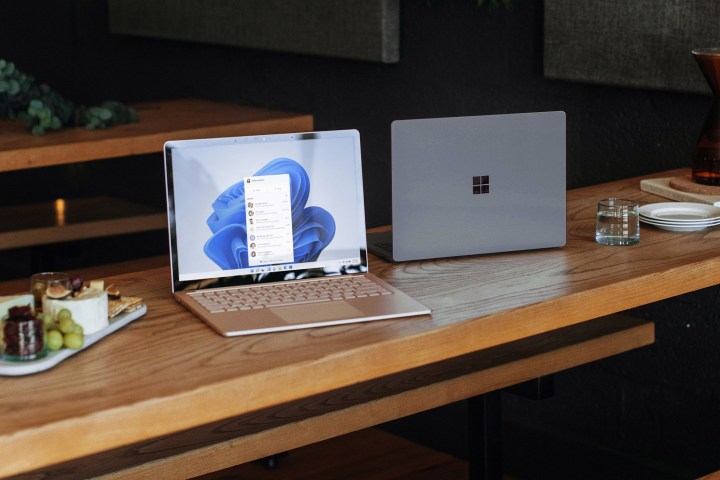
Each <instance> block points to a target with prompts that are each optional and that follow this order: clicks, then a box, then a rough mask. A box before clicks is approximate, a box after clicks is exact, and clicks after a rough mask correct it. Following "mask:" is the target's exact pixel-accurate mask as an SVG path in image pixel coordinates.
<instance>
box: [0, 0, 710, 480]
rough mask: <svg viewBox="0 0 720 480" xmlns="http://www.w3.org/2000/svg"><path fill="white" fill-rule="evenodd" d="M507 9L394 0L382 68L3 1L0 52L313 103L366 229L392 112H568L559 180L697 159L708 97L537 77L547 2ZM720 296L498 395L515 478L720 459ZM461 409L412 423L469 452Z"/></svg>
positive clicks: (54, 75) (164, 91)
mask: <svg viewBox="0 0 720 480" xmlns="http://www.w3.org/2000/svg"><path fill="white" fill-rule="evenodd" d="M514 3H515V6H514V8H513V9H512V10H511V11H498V12H495V13H490V12H488V11H487V9H486V8H478V6H477V4H476V2H475V1H474V0H404V1H401V16H400V62H399V63H397V64H379V63H371V62H362V61H351V60H340V59H332V58H323V57H313V56H303V55H294V54H283V53H270V52H262V51H254V50H246V49H240V48H233V47H222V46H211V45H200V44H193V43H185V42H179V41H168V40H155V39H148V38H137V37H129V36H119V35H111V34H110V33H109V32H108V20H107V5H106V2H105V1H101V0H55V1H51V0H46V1H38V0H25V1H23V2H6V3H5V4H4V5H3V10H2V13H3V15H2V17H3V22H2V23H3V25H2V28H0V58H6V59H8V60H11V61H13V62H15V63H16V66H17V67H18V68H20V69H22V70H24V71H26V72H29V73H32V74H34V75H35V76H36V77H37V78H38V79H40V80H42V81H45V82H47V83H49V84H50V85H51V86H52V87H53V88H54V89H56V90H57V91H59V92H61V93H62V94H63V95H64V96H66V97H68V98H71V99H73V100H75V101H76V102H78V103H84V104H90V103H93V102H99V101H102V100H105V99H117V100H121V101H124V102H128V103H131V102H139V101H151V100H159V99H170V98H178V97H199V98H206V99H211V100H217V101H224V102H236V103H243V104H248V105H256V106H261V107H269V108H277V109H283V110H291V111H298V112H306V113H311V114H313V115H314V118H315V125H316V128H317V129H319V130H326V129H341V128H357V129H358V130H360V132H361V137H362V147H363V167H364V173H365V198H366V202H367V206H366V212H367V222H368V225H369V226H375V225H382V224H386V223H389V222H390V220H391V219H390V209H389V203H388V202H389V195H390V182H389V161H390V158H389V152H390V128H389V126H390V122H391V121H392V120H395V119H398V118H417V117H434V116H459V115H481V114H496V113H512V112H525V111H543V110H564V111H565V112H567V120H568V123H567V129H568V130H567V138H568V141H567V182H568V187H569V188H573V187H579V186H583V185H589V184H595V183H600V182H603V181H607V180H613V179H617V178H621V177H628V176H635V175H641V174H644V173H649V172H654V171H659V170H663V169H668V168H675V167H682V166H689V165H690V156H691V153H692V148H693V146H694V143H695V140H696V138H697V134H698V132H699V130H700V128H701V126H702V122H703V119H704V117H705V113H706V111H707V109H708V107H709V103H710V97H709V96H708V95H702V94H682V93H671V92H662V91H654V90H642V89H630V88H619V87H608V86H599V85H589V84H580V83H571V82H564V81H558V80H547V79H545V78H543V73H542V72H543V2H542V1H533V0H516V1H515V2H514ZM208 5H210V3H209V2H208ZM688 55H690V52H688ZM698 75H699V72H698ZM161 169H162V167H161V163H160V159H159V158H158V157H157V156H153V155H148V156H142V157H138V158H133V159H124V160H113V161H109V162H97V163H96V164H93V165H90V164H88V165H83V166H74V167H63V168H54V169H47V170H44V171H33V172H20V173H11V174H3V175H2V176H0V201H2V202H5V203H12V202H19V201H26V200H27V199H42V198H44V197H47V198H54V197H55V196H57V195H58V194H59V193H61V194H63V195H66V196H69V195H80V194H84V193H87V192H88V191H95V190H104V189H110V190H113V189H115V190H117V189H118V187H116V186H115V184H116V183H117V182H115V179H120V178H123V177H124V176H126V175H128V172H129V171H131V172H137V171H141V172H143V180H142V182H140V183H138V184H136V186H135V187H133V188H129V189H128V188H121V189H120V191H119V193H122V194H124V195H126V196H128V197H130V198H140V199H143V200H145V201H149V202H151V203H156V202H159V203H162V198H163V188H164V187H163V184H162V170H161ZM97 178H99V179H101V181H95V180H93V179H97ZM80 180H82V181H80ZM18 185H33V186H34V188H33V189H23V188H20V189H18V188H17V186H18ZM165 249H166V247H165V238H164V236H163V235H159V236H158V235H147V236H139V237H138V236H136V237H133V238H122V239H119V240H117V241H114V240H103V241H97V242H94V243H83V244H71V245H66V246H61V247H53V248H49V249H46V251H44V252H41V255H45V256H46V257H47V256H49V257H53V258H54V260H55V261H56V262H57V264H58V265H60V266H61V267H67V268H77V267H80V266H82V265H83V264H86V263H91V262H93V261H109V260H113V259H122V258H127V257H129V256H139V255H145V254H154V253H163V252H165ZM80 250H82V251H83V252H86V253H84V254H82V255H79V254H78V253H77V252H78V251H80ZM87 252H95V253H96V254H95V255H93V254H92V253H91V254H88V253H87ZM37 253H38V252H32V254H33V255H37ZM30 256H31V252H28V251H24V250H23V251H17V252H9V253H8V252H5V253H3V255H2V256H0V261H2V262H3V267H2V269H3V270H4V275H5V276H6V277H7V276H19V275H25V274H26V270H29V269H30V268H31V267H30V260H29V258H30ZM716 303H717V292H716V291H715V289H709V290H706V291H703V292H698V293H696V294H692V295H687V296H683V297H680V298H677V299H673V300H671V301H667V302H661V303H659V304H656V305H652V306H649V307H646V308H644V309H638V310H637V311H635V312H633V313H635V314H637V315H641V316H646V317H648V318H652V319H653V320H656V321H657V326H658V327H657V328H658V341H657V344H656V345H654V346H652V347H649V348H646V349H644V350H642V351H639V352H633V353H630V354H627V355H623V356H621V357H618V358H616V359H610V360H608V361H604V362H598V363H597V364H593V365H590V366H587V367H582V368H578V369H575V370H572V371H570V372H567V373H564V374H560V375H558V376H557V380H558V381H557V390H558V391H557V394H556V395H555V396H554V397H553V398H551V399H548V400H543V401H538V402H535V401H533V402H531V401H526V400H522V399H518V398H516V397H512V396H506V397H505V399H504V407H505V419H506V422H505V429H506V431H505V434H506V447H507V449H506V455H507V457H506V463H507V465H508V470H514V471H516V472H519V473H522V474H523V475H524V477H523V478H559V477H554V476H552V475H554V474H555V473H556V474H557V475H560V474H561V473H563V472H564V474H566V476H567V478H593V477H592V474H593V472H595V473H596V474H597V477H596V478H692V477H693V476H695V475H697V474H700V473H706V472H707V471H708V470H709V469H710V468H715V469H717V468H720V431H719V429H718V428H717V425H719V424H720V423H719V422H718V420H720V409H719V408H718V400H719V398H718V396H719V395H720V392H719V391H718V387H717V385H718V384H720V383H719V382H718V380H719V378H718V373H716V371H717V370H718V369H717V365H718V360H720V358H719V356H718V354H717V351H716V350H717V349H716V348H715V344H716V343H717V342H716V338H717V334H718V332H717V329H718V327H716V325H717V321H718V319H717V314H716V312H715V310H716V309H715V308H714V305H716ZM463 415H464V405H463V404H460V405H455V406H451V407H448V408H447V409H442V410H440V411H436V412H431V413H428V414H426V415H424V416H420V417H416V418H414V419H411V420H409V422H410V423H414V424H415V425H422V426H423V427H422V428H421V429H420V431H421V433H418V434H417V436H418V438H421V439H422V440H424V441H426V442H428V443H430V444H435V445H436V446H439V447H442V448H445V449H448V450H451V451H455V452H457V453H459V454H463V453H465V452H464V451H463V446H462V440H463V438H464V432H465V430H464V428H465V425H464V419H463ZM447 418H452V419H453V420H452V421H450V422H448V421H447V420H446V419H447ZM449 425H452V427H449ZM425 426H431V427H432V426H437V428H425ZM400 427H402V428H405V429H406V430H408V431H415V432H417V430H413V426H412V425H410V424H407V423H406V424H402V425H400ZM422 431H424V432H425V434H422ZM428 432H432V433H428ZM438 432H439V433H438ZM610 465H616V466H618V468H617V469H616V470H615V471H614V472H613V473H612V475H610V474H608V473H607V470H606V469H607V467H608V466H610ZM604 469H605V470H604ZM553 472H554V473H553ZM578 472H580V473H578ZM643 476H645V477H643Z"/></svg>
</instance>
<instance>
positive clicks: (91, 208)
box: [0, 197, 167, 250]
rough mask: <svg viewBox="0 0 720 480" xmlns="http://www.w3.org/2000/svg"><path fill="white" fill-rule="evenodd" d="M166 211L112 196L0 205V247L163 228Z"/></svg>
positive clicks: (24, 245)
mask: <svg viewBox="0 0 720 480" xmlns="http://www.w3.org/2000/svg"><path fill="white" fill-rule="evenodd" d="M166 227H167V215H166V213H165V212H163V211H158V210H157V209H154V208H151V207H148V206H145V205H141V204H138V203H133V202H129V201H127V200H123V199H119V198H113V197H92V198H80V199H68V200H62V199H59V200H56V201H55V202H45V203H35V204H29V205H20V206H15V207H3V208H0V250H8V249H11V248H20V247H30V246H36V245H44V244H50V243H59V242H69V241H73V240H85V239H88V238H100V237H108V236H112V235H121V234H126V233H138V232H146V231H150V230H161V229H163V228H166Z"/></svg>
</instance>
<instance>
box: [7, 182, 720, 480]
mask: <svg viewBox="0 0 720 480" xmlns="http://www.w3.org/2000/svg"><path fill="white" fill-rule="evenodd" d="M680 173H682V172H663V173H661V174H659V175H664V176H668V175H673V174H680ZM639 180H640V179H639V178H634V179H628V180H624V181H620V182H614V183H611V184H604V185H597V186H593V187H588V188H583V189H578V190H573V191H570V192H568V227H567V228H568V243H567V245H566V246H565V247H563V248H557V249H548V250H538V251H532V252H519V253H512V254H498V255H485V256H474V257H462V258H454V259H445V260H432V261H419V262H410V263H403V264H396V265H391V264H388V263H385V262H382V261H380V260H378V259H375V258H373V259H372V261H371V271H373V272H374V273H376V274H378V275H379V276H381V277H382V278H384V279H386V280H387V281H389V282H390V283H392V284H393V285H395V286H396V287H398V288H400V289H401V290H404V291H405V292H407V293H409V294H410V295H412V296H414V297H415V298H417V299H418V300H419V301H421V302H423V303H425V304H426V305H427V306H429V307H430V308H431V309H432V310H433V313H432V315H431V316H430V315H428V316H422V317H414V318H406V319H398V320H386V321H377V322H369V323H361V324H351V325H343V326H334V327H325V328H317V329H308V330H298V331H290V332H283V333H273V334H261V335H253V336H247V337H239V338H232V339H227V338H222V337H220V336H218V335H217V334H215V333H214V332H213V331H212V330H210V329H209V328H208V327H206V326H205V325H204V324H203V323H202V322H200V321H199V320H198V319H197V318H196V317H194V316H193V315H192V314H190V313H189V312H187V311H186V310H184V309H183V308H182V307H180V306H179V305H178V304H177V303H176V302H175V300H174V299H173V297H172V295H171V293H170V274H169V271H168V268H167V267H164V266H163V267H158V268H153V269H149V270H144V271H141V272H137V273H126V274H123V275H118V276H117V277H114V278H112V279H110V278H108V280H111V281H113V282H114V283H116V284H117V285H119V286H120V288H121V289H122V290H123V291H124V292H125V293H126V294H128V295H140V296H142V297H143V298H144V299H145V302H146V303H147V305H148V313H147V314H146V315H145V316H144V317H143V318H142V319H140V320H138V321H135V322H133V323H132V324H131V325H129V326H128V327H126V328H124V329H123V330H121V331H120V332H118V333H116V334H114V335H112V336H111V337H109V338H107V339H105V340H103V341H101V342H100V343H98V344H96V345H94V346H93V347H91V348H90V349H88V350H87V351H84V352H81V353H80V354H77V355H75V356H73V357H71V358H70V359H69V360H67V361H66V362H64V363H63V364H61V365H60V366H58V367H56V368H54V369H52V370H50V371H47V372H44V373H41V374H37V375H33V376H31V377H23V378H2V379H0V416H1V417H2V418H3V421H2V422H0V443H1V444H2V445H4V446H5V448H3V449H0V476H1V475H11V474H15V473H18V472H22V471H27V470H32V469H36V468H40V467H43V466H47V465H52V464H55V463H59V462H64V461H68V460H72V459H75V458H78V457H82V456H87V455H91V454H95V453H98V452H102V451H104V450H108V449H113V448H118V447H121V446H123V445H130V444H133V443H137V442H140V441H143V440H148V439H152V438H156V437H160V436H164V435H168V434H171V433H174V432H178V431H183V430H187V429H192V428H197V427H201V426H203V425H207V424H211V423H213V422H219V421H222V420H226V419H230V418H233V417H236V416H238V415H243V414H246V413H250V412H255V411H260V410H263V409H268V408H272V407H275V406H278V405H282V404H287V403H289V402H293V401H297V400H299V399H303V398H308V397H311V396H314V395H319V394H323V393H325V392H330V391H334V390H336V389H340V388H344V387H348V386H351V385H355V384H358V383H361V382H368V381H372V380H374V379H378V378H382V377H385V376H388V375H394V374H398V373H400V372H403V371H407V370H411V369H414V368H419V367H423V366H427V365H430V364H434V363H437V362H443V361H446V360H449V359H452V358H454V357H458V356H461V355H467V354H471V353H473V352H478V351H481V350H483V349H488V348H492V347H496V346H499V345H503V344H507V343H509V342H515V341H518V340H522V339H525V338H527V337H532V336H535V335H542V334H545V333H548V332H552V331H554V330H557V329H560V328H564V327H568V326H571V325H575V324H579V323H581V322H586V321H588V320H590V319H594V318H597V317H600V316H604V315H608V314H612V313H615V312H620V311H622V310H625V309H628V308H631V307H635V306H639V305H643V304H647V303H650V302H654V301H657V300H661V299H664V298H668V297H671V296H674V295H679V294H682V293H686V292H689V291H693V290H697V289H701V288H705V287H708V286H711V285H715V284H717V283H718V281H719V280H720V260H719V258H720V241H718V240H719V237H718V231H716V230H710V231H704V232H696V233H683V234H678V233H672V232H666V231H662V230H657V229H653V228H646V227H643V228H642V232H641V241H640V244H638V245H635V246H631V247H607V246H602V245H598V244H596V243H595V242H594V228H595V205H596V201H597V200H598V199H599V198H604V197H617V196H620V197H629V198H635V199H638V200H640V201H641V203H649V202H655V201H662V200H661V199H659V198H658V197H654V196H652V195H650V194H647V193H644V192H641V191H640V189H639ZM80 273H82V272H80ZM95 273H99V272H98V271H96V272H95ZM26 288H27V280H26V279H20V280H18V281H16V282H6V283H3V284H0V294H10V293H16V292H17V291H19V290H24V289H26ZM70 438H71V439H72V441H68V440H67V439H70ZM59 446H60V447H59ZM17 452H22V455H19V454H17Z"/></svg>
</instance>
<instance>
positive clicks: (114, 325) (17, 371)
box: [0, 304, 147, 376]
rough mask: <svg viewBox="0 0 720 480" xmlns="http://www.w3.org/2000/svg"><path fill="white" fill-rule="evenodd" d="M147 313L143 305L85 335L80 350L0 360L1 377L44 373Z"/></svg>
mask: <svg viewBox="0 0 720 480" xmlns="http://www.w3.org/2000/svg"><path fill="white" fill-rule="evenodd" d="M145 312H147V305H144V304H143V305H142V306H141V307H140V308H138V309H137V310H134V311H132V312H128V313H121V314H120V315H118V316H117V317H115V318H113V319H112V320H110V325H108V326H107V327H105V328H103V329H102V330H100V331H99V332H95V333H93V334H91V335H85V338H84V342H83V347H82V348H81V349H79V350H71V349H69V348H62V349H60V350H57V351H54V352H48V353H47V355H45V356H44V357H42V358H38V359H37V360H28V361H26V362H8V361H5V360H2V359H0V375H8V376H18V375H29V374H31V373H37V372H42V371H43V370H47V369H49V368H52V367H54V366H55V365H57V364H58V363H60V362H62V361H63V360H65V359H66V358H68V357H71V356H72V355H75V354H76V353H78V352H82V351H83V350H85V349H86V348H88V347H89V346H90V345H92V344H93V343H95V342H97V341H98V340H100V339H102V338H103V337H105V336H107V335H110V334H111V333H113V332H114V331H116V330H119V329H120V328H122V327H124V326H125V325H127V324H128V323H130V322H132V321H133V320H135V319H137V318H140V317H142V316H143V315H145Z"/></svg>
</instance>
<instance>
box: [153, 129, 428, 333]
mask: <svg viewBox="0 0 720 480" xmlns="http://www.w3.org/2000/svg"><path fill="white" fill-rule="evenodd" d="M165 181H166V190H167V206H168V226H169V236H170V260H171V270H172V272H171V273H172V290H173V293H174V295H175V297H176V298H177V300H178V301H179V302H180V303H182V304H183V305H184V306H186V307H187V308H188V309H189V310H191V311H192V312H193V313H195V314H196V315H197V316H198V317H200V318H202V319H203V320H204V321H205V322H207V324H208V325H210V326H211V327H212V328H213V329H215V330H216V331H217V332H219V333H220V334H222V335H225V336H234V335H244V334H250V333H261V332H273V331H280V330H290V329H297V328H306V327H318V326H324V325H335V324H341V323H350V322H360V321H369V320H379V319H385V318H394V317H403V316H411V315H421V314H427V313H430V310H429V309H428V308H427V307H425V306H424V305H422V304H420V303H418V302H417V301H415V300H414V299H412V298H410V297H409V296H408V295H406V294H404V293H403V292H401V291H399V290H397V289H396V288H394V287H393V286H391V285H389V284H387V283H386V282H383V281H382V280H380V279H378V278H376V277H374V276H373V275H371V274H370V273H368V261H367V247H366V237H365V233H366V232H365V211H364V203H363V184H362V173H361V158H360V136H359V133H358V132H357V131H356V130H342V131H329V132H310V133H295V134H279V135H262V136H249V137H233V138H216V139H206V140H183V141H170V142H167V143H166V144H165ZM353 290H354V291H353ZM308 291H309V292H308ZM257 296H263V298H262V299H255V297H257ZM353 297H354V298H353ZM253 299H255V300H253ZM251 300H252V301H251Z"/></svg>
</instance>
